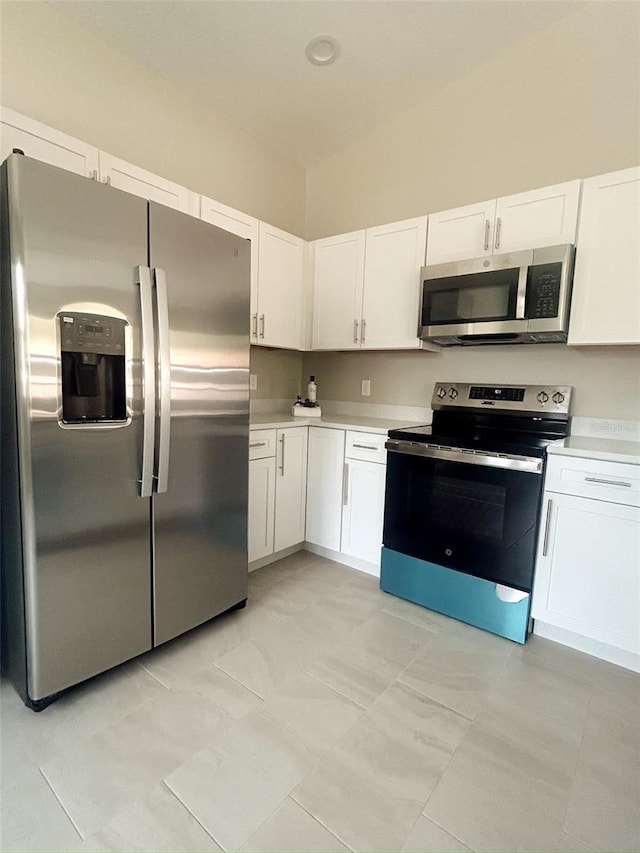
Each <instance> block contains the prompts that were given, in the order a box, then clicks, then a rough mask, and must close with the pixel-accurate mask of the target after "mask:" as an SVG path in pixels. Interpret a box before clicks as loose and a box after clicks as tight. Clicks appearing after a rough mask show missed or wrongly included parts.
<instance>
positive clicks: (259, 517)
mask: <svg viewBox="0 0 640 853" xmlns="http://www.w3.org/2000/svg"><path fill="white" fill-rule="evenodd" d="M275 482H276V460H275V458H274V457H273V456H272V457H270V458H266V459H252V460H251V462H249V562H250V563H251V562H252V561H253V560H259V559H260V558H261V557H267V556H268V555H269V554H273V523H274V510H275Z"/></svg>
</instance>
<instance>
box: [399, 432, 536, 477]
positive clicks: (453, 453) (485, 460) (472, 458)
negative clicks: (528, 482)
mask: <svg viewBox="0 0 640 853" xmlns="http://www.w3.org/2000/svg"><path fill="white" fill-rule="evenodd" d="M385 447H386V449H387V450H389V451H390V452H391V453H402V454H406V455H409V456H425V457H427V458H429V459H442V460H444V461H446V462H462V463H464V464H466V465H484V466H485V467H489V468H507V469H509V470H511V471H523V472H525V473H529V474H542V459H538V458H536V457H535V456H516V455H514V454H508V453H491V452H487V451H481V450H461V449H460V448H458V447H442V446H440V445H437V446H434V445H431V444H422V443H421V442H417V441H397V440H395V439H389V440H388V441H387V442H386V443H385Z"/></svg>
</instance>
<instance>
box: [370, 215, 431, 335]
mask: <svg viewBox="0 0 640 853" xmlns="http://www.w3.org/2000/svg"><path fill="white" fill-rule="evenodd" d="M426 242H427V217H426V216H420V217H418V218H417V219H407V220H405V221H404V222H394V223H392V224H391V225H383V226H380V227H378V228H368V229H367V248H366V253H365V267H364V302H363V310H362V326H361V330H360V332H361V334H360V342H361V346H362V348H363V349H385V348H386V349H418V348H419V347H420V340H419V338H418V320H419V312H420V291H421V286H420V268H421V267H422V266H423V265H424V256H425V248H426Z"/></svg>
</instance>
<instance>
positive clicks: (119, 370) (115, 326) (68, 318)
mask: <svg viewBox="0 0 640 853" xmlns="http://www.w3.org/2000/svg"><path fill="white" fill-rule="evenodd" d="M58 320H59V323H60V350H61V353H60V355H61V362H62V423H64V424H101V423H126V421H127V401H126V383H125V332H124V330H125V327H126V325H127V322H126V320H121V319H119V318H117V317H106V316H100V315H96V314H79V313H74V312H69V313H66V312H65V313H63V314H59V315H58Z"/></svg>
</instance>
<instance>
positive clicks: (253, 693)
mask: <svg viewBox="0 0 640 853" xmlns="http://www.w3.org/2000/svg"><path fill="white" fill-rule="evenodd" d="M254 642H255V641H254ZM240 645H242V643H241V644H240ZM213 665H214V666H215V668H216V669H217V670H218V671H219V672H221V673H223V674H224V675H226V676H227V678H230V679H231V680H232V681H235V683H236V684H239V685H240V687H244V689H245V690H248V691H249V693H251V694H252V695H253V696H256V697H257V698H258V699H260V701H261V702H265V701H266V699H265V698H264V696H261V695H260V694H259V693H256V691H255V690H252V689H251V688H250V687H247V685H246V684H243V683H242V681H240V680H239V679H237V678H236V677H235V676H233V675H231V673H230V672H227V670H226V669H223V668H222V667H221V666H218V664H217V663H216V662H215V661H214V663H213Z"/></svg>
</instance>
